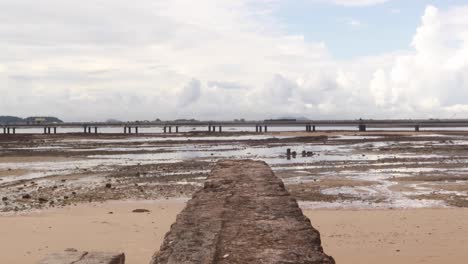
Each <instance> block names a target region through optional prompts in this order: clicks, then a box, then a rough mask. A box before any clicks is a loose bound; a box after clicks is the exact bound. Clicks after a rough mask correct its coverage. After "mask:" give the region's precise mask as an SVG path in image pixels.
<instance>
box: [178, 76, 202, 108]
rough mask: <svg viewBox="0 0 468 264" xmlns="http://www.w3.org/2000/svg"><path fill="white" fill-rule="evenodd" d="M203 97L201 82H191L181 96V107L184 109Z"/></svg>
mask: <svg viewBox="0 0 468 264" xmlns="http://www.w3.org/2000/svg"><path fill="white" fill-rule="evenodd" d="M200 95H201V83H200V81H199V80H195V79H194V80H191V81H190V82H189V83H188V84H187V85H186V86H185V87H184V89H183V90H182V93H181V94H180V95H179V98H180V105H181V106H182V107H185V106H188V105H190V104H194V103H195V102H196V101H197V100H198V99H199V98H200Z"/></svg>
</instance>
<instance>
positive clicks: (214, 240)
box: [151, 160, 335, 264]
mask: <svg viewBox="0 0 468 264" xmlns="http://www.w3.org/2000/svg"><path fill="white" fill-rule="evenodd" d="M166 263H167V264H176V263H177V264H182V263H193V264H195V263H203V264H211V263H216V264H221V263H231V264H234V263H238V264H248V263H256V264H257V263H259V264H261V263H265V264H266V263H268V264H274V263H298V264H306V263H307V264H315V263H321V264H325V263H335V262H334V260H333V258H331V257H329V256H327V255H326V254H324V253H323V250H322V247H321V241H320V234H319V232H318V231H317V230H315V229H314V228H313V227H312V226H311V224H310V221H309V219H308V218H307V217H305V216H304V215H303V214H302V211H301V209H300V208H299V206H298V205H297V202H296V200H295V199H294V198H293V197H291V196H290V195H289V193H288V192H287V191H286V189H285V188H284V185H283V182H282V181H281V180H280V179H278V178H277V177H276V176H275V175H274V174H273V172H272V171H271V169H270V168H269V167H268V165H266V164H265V163H264V162H258V161H251V160H243V161H221V162H219V163H218V164H217V166H216V167H215V169H214V170H213V171H212V173H211V174H210V176H209V177H208V179H207V181H206V183H205V187H204V188H203V189H202V190H200V191H199V192H197V193H196V194H195V195H194V196H193V198H192V199H191V200H190V201H189V202H188V204H187V206H186V208H185V209H184V210H183V211H182V212H181V213H180V214H179V215H178V217H177V221H176V223H175V224H173V225H172V227H171V230H170V232H168V233H167V234H166V237H165V240H164V243H163V245H162V246H161V250H160V252H158V253H156V254H155V255H154V257H153V259H152V261H151V264H166Z"/></svg>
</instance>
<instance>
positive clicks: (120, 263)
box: [38, 250, 125, 264]
mask: <svg viewBox="0 0 468 264" xmlns="http://www.w3.org/2000/svg"><path fill="white" fill-rule="evenodd" d="M38 264H125V255H124V254H123V253H105V252H84V251H74V250H72V251H70V250H68V251H65V252H61V253H54V254H50V255H48V256H47V257H46V258H44V259H43V260H41V261H40V262H39V263H38Z"/></svg>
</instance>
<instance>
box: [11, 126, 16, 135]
mask: <svg viewBox="0 0 468 264" xmlns="http://www.w3.org/2000/svg"><path fill="white" fill-rule="evenodd" d="M12 129H13V135H15V134H16V127H14V128H12Z"/></svg>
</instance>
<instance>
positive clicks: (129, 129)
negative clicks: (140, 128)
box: [128, 126, 132, 134]
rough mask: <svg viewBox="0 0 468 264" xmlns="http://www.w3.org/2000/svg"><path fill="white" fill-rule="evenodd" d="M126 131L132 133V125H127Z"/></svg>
mask: <svg viewBox="0 0 468 264" xmlns="http://www.w3.org/2000/svg"><path fill="white" fill-rule="evenodd" d="M128 133H129V134H132V127H130V126H129V127H128Z"/></svg>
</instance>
